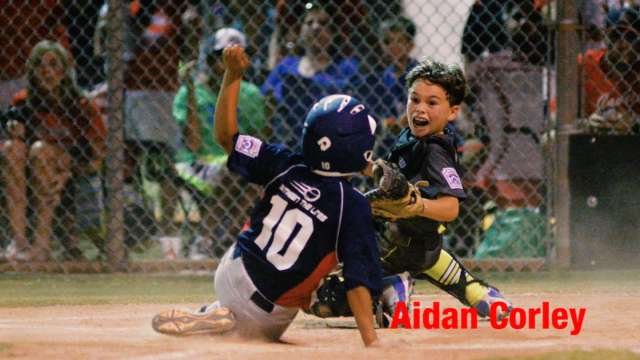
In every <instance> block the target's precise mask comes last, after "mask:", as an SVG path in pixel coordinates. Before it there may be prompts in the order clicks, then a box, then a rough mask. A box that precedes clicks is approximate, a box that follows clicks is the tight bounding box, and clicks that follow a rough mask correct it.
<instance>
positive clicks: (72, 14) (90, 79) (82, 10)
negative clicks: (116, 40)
mask: <svg viewBox="0 0 640 360" xmlns="http://www.w3.org/2000/svg"><path fill="white" fill-rule="evenodd" d="M102 2H103V0H84V1H66V2H64V4H65V9H64V10H65V14H66V16H65V27H66V28H67V32H68V34H69V43H70V47H69V49H70V50H71V54H72V55H73V59H74V60H75V69H76V72H77V83H78V85H79V86H80V87H82V88H90V87H92V86H93V85H95V84H96V83H98V82H100V81H102V79H103V77H104V74H103V73H102V71H101V63H100V59H99V58H96V57H94V50H93V34H94V32H95V29H96V24H97V20H98V11H99V9H100V6H101V5H102Z"/></svg>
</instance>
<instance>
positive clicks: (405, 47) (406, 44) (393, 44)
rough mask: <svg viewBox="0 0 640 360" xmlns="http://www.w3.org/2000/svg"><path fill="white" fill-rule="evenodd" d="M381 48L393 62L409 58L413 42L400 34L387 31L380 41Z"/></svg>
mask: <svg viewBox="0 0 640 360" xmlns="http://www.w3.org/2000/svg"><path fill="white" fill-rule="evenodd" d="M382 48H383V49H384V51H385V52H386V53H387V55H388V56H389V57H391V58H392V59H393V60H394V61H399V60H404V59H406V58H408V57H409V54H410V53H411V50H413V42H411V39H409V38H408V37H407V36H406V35H405V34H404V33H402V32H398V31H387V32H386V33H385V34H384V37H383V39H382Z"/></svg>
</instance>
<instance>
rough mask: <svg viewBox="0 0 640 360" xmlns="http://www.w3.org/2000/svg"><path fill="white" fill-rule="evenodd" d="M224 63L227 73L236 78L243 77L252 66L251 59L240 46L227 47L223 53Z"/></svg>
mask: <svg viewBox="0 0 640 360" xmlns="http://www.w3.org/2000/svg"><path fill="white" fill-rule="evenodd" d="M222 61H223V62H224V68H225V70H226V71H227V73H229V74H230V75H231V76H234V77H241V76H242V74H243V73H244V71H245V70H246V69H247V68H248V67H249V65H250V61H249V57H248V56H247V54H246V53H245V52H244V49H243V48H242V47H241V46H238V45H231V46H228V47H226V48H225V49H224V52H223V53H222Z"/></svg>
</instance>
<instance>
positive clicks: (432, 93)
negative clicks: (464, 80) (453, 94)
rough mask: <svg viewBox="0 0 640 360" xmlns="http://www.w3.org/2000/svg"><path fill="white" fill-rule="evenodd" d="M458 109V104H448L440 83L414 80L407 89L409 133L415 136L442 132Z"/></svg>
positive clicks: (421, 136) (422, 136) (454, 116)
mask: <svg viewBox="0 0 640 360" xmlns="http://www.w3.org/2000/svg"><path fill="white" fill-rule="evenodd" d="M459 110H460V106H459V105H454V106H451V105H450V104H449V99H448V98H447V93H446V92H445V91H444V89H443V88H442V87H441V86H440V85H435V84H432V83H430V82H429V81H427V80H416V81H415V82H414V83H413V85H412V86H411V88H410V89H409V96H408V99H407V120H408V122H409V128H411V133H412V134H413V135H414V136H415V137H417V138H424V137H426V136H429V135H432V134H439V133H442V131H443V130H444V128H445V127H446V126H447V124H448V123H449V121H452V120H454V119H455V118H456V116H457V115H458V111H459Z"/></svg>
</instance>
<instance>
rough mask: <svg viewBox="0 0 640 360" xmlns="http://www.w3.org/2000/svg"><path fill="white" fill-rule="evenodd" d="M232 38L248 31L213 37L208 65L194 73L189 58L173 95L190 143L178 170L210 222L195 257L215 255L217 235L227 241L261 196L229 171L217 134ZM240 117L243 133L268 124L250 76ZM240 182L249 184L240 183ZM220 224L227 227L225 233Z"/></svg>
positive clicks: (206, 51) (240, 39) (207, 47)
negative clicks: (226, 53) (217, 114)
mask: <svg viewBox="0 0 640 360" xmlns="http://www.w3.org/2000/svg"><path fill="white" fill-rule="evenodd" d="M232 44H237V45H240V46H242V47H245V46H246V45H247V42H246V38H245V35H244V34H243V33H241V32H240V31H238V30H236V29H232V28H223V29H220V30H218V31H216V33H215V35H214V36H211V37H210V38H209V39H207V40H206V41H205V44H204V46H203V55H204V57H205V59H206V65H207V67H206V68H205V69H202V72H201V73H200V74H199V75H198V76H197V79H194V77H193V76H192V73H193V70H194V68H195V65H196V63H195V62H190V63H188V64H187V65H186V66H185V67H184V69H182V70H181V76H182V78H183V81H184V85H183V86H182V87H180V90H179V91H178V93H177V94H176V97H175V99H174V101H173V116H174V118H175V120H176V122H177V123H178V125H179V126H180V128H181V129H182V134H183V138H184V143H185V147H184V148H182V149H180V150H179V151H178V153H177V155H176V161H177V164H176V167H177V169H178V175H179V176H180V177H181V178H182V180H183V181H185V183H186V184H187V185H188V187H189V189H191V190H193V191H192V193H193V194H194V195H195V200H196V203H197V204H198V205H199V207H200V214H201V216H202V218H203V222H204V225H205V227H206V228H205V229H204V231H203V234H204V235H203V236H202V239H198V240H197V241H196V244H195V246H194V247H192V250H193V251H192V253H191V257H192V258H195V257H198V256H199V255H201V254H200V253H202V252H205V254H206V255H209V256H211V255H213V254H212V253H209V251H210V250H211V248H212V245H213V244H214V240H213V237H215V241H222V240H223V239H221V237H222V235H223V234H224V232H228V233H230V234H234V233H236V231H239V230H240V227H241V226H242V222H243V221H245V220H246V219H247V217H248V214H247V213H246V210H247V208H248V207H249V205H250V204H252V203H253V200H254V198H257V196H258V193H257V192H255V191H250V190H249V189H247V188H246V186H248V184H246V183H245V182H244V181H242V180H241V179H240V178H239V177H236V176H233V175H231V174H230V173H229V171H228V170H227V167H226V162H227V154H226V153H225V152H224V150H223V149H222V148H221V147H220V145H218V143H216V142H215V140H214V138H213V135H212V134H213V116H214V113H215V106H216V101H217V91H218V89H219V88H220V85H221V83H222V75H223V74H224V64H223V63H222V50H224V48H225V47H227V46H230V45H232ZM238 119H239V123H238V126H239V129H240V131H241V132H242V133H247V134H256V133H258V132H260V131H262V130H263V129H264V127H265V106H264V98H263V96H262V94H261V93H260V89H259V88H258V87H257V86H256V85H254V84H252V83H249V82H246V81H242V83H241V86H240V98H239V103H238ZM240 184H242V185H243V186H236V185H240ZM216 229H218V230H220V229H222V230H225V231H222V233H223V234H222V235H220V234H218V233H219V231H216ZM200 242H204V244H200ZM203 250H204V251H203Z"/></svg>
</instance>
